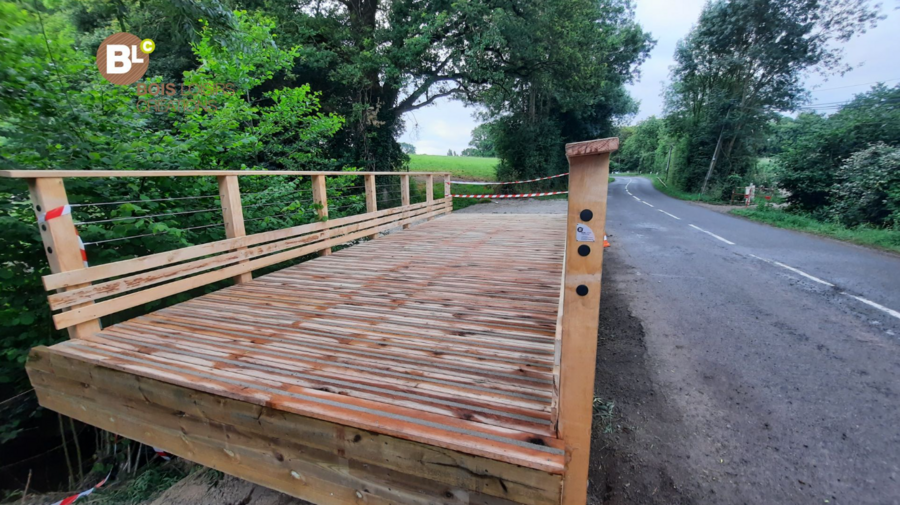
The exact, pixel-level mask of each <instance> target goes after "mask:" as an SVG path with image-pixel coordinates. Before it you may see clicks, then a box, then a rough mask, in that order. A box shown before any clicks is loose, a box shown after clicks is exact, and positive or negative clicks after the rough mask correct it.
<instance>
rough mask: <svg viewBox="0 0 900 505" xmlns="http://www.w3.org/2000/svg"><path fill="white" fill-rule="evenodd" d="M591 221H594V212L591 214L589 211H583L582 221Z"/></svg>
mask: <svg viewBox="0 0 900 505" xmlns="http://www.w3.org/2000/svg"><path fill="white" fill-rule="evenodd" d="M591 219H594V213H593V212H591V211H590V210H589V209H584V210H583V211H581V220H582V221H590V220H591Z"/></svg>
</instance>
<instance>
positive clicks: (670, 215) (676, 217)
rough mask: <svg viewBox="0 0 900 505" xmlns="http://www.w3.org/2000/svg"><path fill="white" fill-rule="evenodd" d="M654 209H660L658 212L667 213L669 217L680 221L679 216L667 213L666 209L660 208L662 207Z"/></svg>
mask: <svg viewBox="0 0 900 505" xmlns="http://www.w3.org/2000/svg"><path fill="white" fill-rule="evenodd" d="M656 210H658V211H660V212H662V213H663V214H665V215H667V216H669V217H673V218H675V219H677V220H679V221H681V218H680V217H678V216H675V215H672V214H669V213H668V212H666V211H664V210H662V209H656Z"/></svg>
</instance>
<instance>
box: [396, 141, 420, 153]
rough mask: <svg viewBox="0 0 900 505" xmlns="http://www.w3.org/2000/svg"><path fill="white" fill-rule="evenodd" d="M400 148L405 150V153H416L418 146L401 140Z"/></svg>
mask: <svg viewBox="0 0 900 505" xmlns="http://www.w3.org/2000/svg"><path fill="white" fill-rule="evenodd" d="M400 149H402V150H403V153H404V154H416V146H414V145H412V144H409V143H407V142H400Z"/></svg>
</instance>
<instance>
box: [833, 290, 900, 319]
mask: <svg viewBox="0 0 900 505" xmlns="http://www.w3.org/2000/svg"><path fill="white" fill-rule="evenodd" d="M841 294H842V295H847V296H849V297H850V298H856V299H857V300H859V301H861V302H863V303H865V304H866V305H869V306H871V307H875V308H876V309H878V310H880V311H882V312H887V313H888V314H890V315H892V316H894V317H896V318H897V319H900V312H897V311H896V310H892V309H889V308H887V307H885V306H884V305H879V304H877V303H875V302H873V301H872V300H866V299H865V298H863V297H861V296H856V295H851V294H850V293H841Z"/></svg>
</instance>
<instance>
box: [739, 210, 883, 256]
mask: <svg viewBox="0 0 900 505" xmlns="http://www.w3.org/2000/svg"><path fill="white" fill-rule="evenodd" d="M731 213H732V214H735V215H738V216H742V217H745V218H747V219H750V220H753V221H758V222H760V223H765V224H769V225H772V226H776V227H778V228H785V229H788V230H798V231H804V232H807V233H813V234H816V235H821V236H823V237H831V238H834V239H838V240H844V241H846V242H852V243H854V244H859V245H864V246H870V247H876V248H879V249H885V250H888V251H893V252H897V253H900V231H898V230H885V229H880V228H868V227H858V228H847V227H845V226H841V225H839V224H836V223H829V222H823V221H819V220H816V219H813V218H811V217H809V216H805V215H800V214H792V213H790V212H785V211H782V210H776V209H771V208H759V209H735V210H732V211H731Z"/></svg>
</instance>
